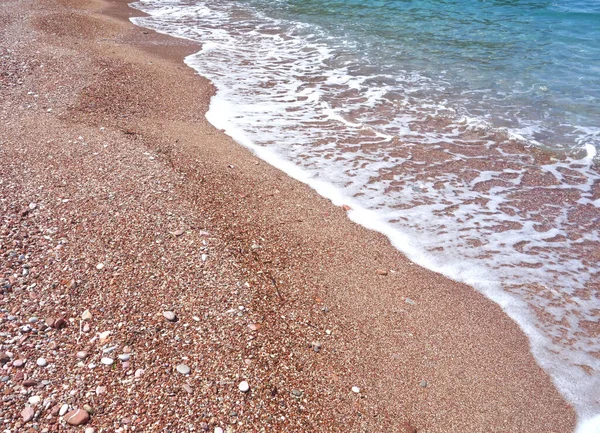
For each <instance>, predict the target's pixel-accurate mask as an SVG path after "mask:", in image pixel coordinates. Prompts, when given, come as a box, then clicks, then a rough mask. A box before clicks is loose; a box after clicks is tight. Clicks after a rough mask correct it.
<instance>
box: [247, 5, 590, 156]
mask: <svg viewBox="0 0 600 433" xmlns="http://www.w3.org/2000/svg"><path fill="white" fill-rule="evenodd" d="M246 3H247V4H250V5H252V6H253V7H255V8H256V9H257V10H260V11H261V12H263V13H265V14H266V15H269V16H272V17H275V18H285V19H291V20H295V21H299V22H305V23H313V24H316V25H318V26H319V27H320V28H322V29H325V30H326V31H327V32H328V33H329V34H331V35H336V36H338V37H340V38H341V39H343V40H346V41H350V43H351V44H352V45H353V49H354V50H355V53H360V56H361V61H362V62H363V65H364V66H365V67H366V66H368V67H372V68H376V69H378V70H379V71H380V72H382V73H390V74H392V75H393V74H394V73H395V71H398V70H401V71H402V73H404V74H411V73H417V74H419V75H421V76H424V77H427V78H429V79H431V80H432V81H433V83H434V84H435V86H436V87H437V92H438V93H437V94H436V95H434V97H436V98H438V99H439V100H440V101H444V102H447V103H448V104H450V106H452V107H453V108H455V109H456V110H457V111H458V113H459V114H465V115H469V116H477V117H481V118H485V119H486V120H488V121H490V122H491V124H492V125H494V126H500V127H510V128H512V130H513V131H515V132H518V133H520V134H521V135H524V136H525V137H527V138H530V139H534V140H536V141H538V142H540V143H541V144H543V145H545V146H548V147H550V148H572V147H574V146H581V145H582V144H585V143H591V144H594V145H595V146H596V147H599V146H600V2H598V1H596V0H584V1H575V0H574V1H568V0H563V1H531V0H522V1H508V0H506V1H498V0H487V1H475V0H463V1H443V0H412V1H373V0H366V1H363V0H343V1H328V0H303V1H290V0H280V1H264V0H247V1H246Z"/></svg>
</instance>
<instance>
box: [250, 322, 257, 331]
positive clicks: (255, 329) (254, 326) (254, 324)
mask: <svg viewBox="0 0 600 433" xmlns="http://www.w3.org/2000/svg"><path fill="white" fill-rule="evenodd" d="M248 328H250V330H251V331H258V330H259V329H260V325H259V324H257V323H250V324H249V325H248Z"/></svg>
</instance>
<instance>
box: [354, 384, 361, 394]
mask: <svg viewBox="0 0 600 433" xmlns="http://www.w3.org/2000/svg"><path fill="white" fill-rule="evenodd" d="M352 392H353V393H355V394H358V393H359V392H360V388H359V387H358V386H353V387H352Z"/></svg>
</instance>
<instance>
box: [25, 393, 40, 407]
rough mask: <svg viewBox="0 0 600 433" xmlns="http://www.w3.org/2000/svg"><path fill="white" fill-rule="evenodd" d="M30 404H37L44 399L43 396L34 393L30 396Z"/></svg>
mask: <svg viewBox="0 0 600 433" xmlns="http://www.w3.org/2000/svg"><path fill="white" fill-rule="evenodd" d="M28 401H29V404H30V405H32V406H35V405H36V404H39V402H40V401H42V397H40V396H39V395H34V396H31V397H29V400H28Z"/></svg>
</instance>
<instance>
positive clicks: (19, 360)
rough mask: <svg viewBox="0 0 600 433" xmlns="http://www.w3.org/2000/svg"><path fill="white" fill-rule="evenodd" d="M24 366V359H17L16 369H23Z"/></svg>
mask: <svg viewBox="0 0 600 433" xmlns="http://www.w3.org/2000/svg"><path fill="white" fill-rule="evenodd" d="M23 364H25V360H23V359H17V360H15V361H14V362H13V367H15V368H21V367H23Z"/></svg>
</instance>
